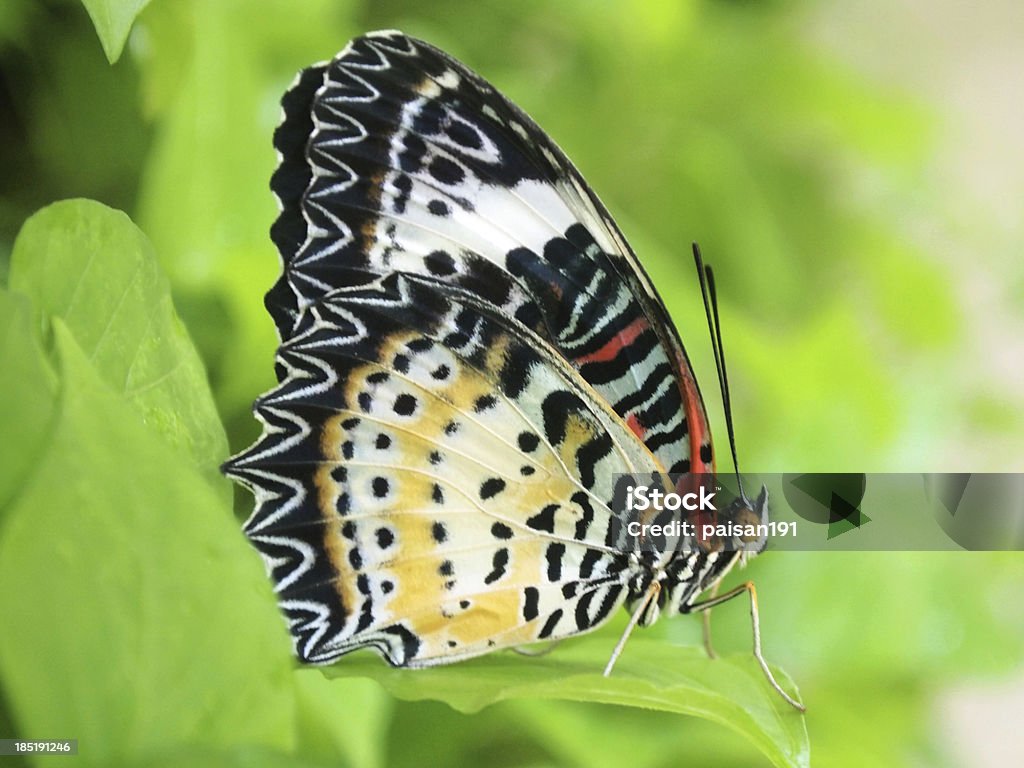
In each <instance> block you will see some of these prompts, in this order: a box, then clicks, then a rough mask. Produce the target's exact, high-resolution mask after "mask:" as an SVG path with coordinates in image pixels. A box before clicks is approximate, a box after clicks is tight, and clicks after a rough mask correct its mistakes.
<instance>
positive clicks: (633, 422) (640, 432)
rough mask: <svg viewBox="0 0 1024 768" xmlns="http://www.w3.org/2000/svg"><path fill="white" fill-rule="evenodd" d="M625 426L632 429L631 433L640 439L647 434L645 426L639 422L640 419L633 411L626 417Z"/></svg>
mask: <svg viewBox="0 0 1024 768" xmlns="http://www.w3.org/2000/svg"><path fill="white" fill-rule="evenodd" d="M626 426H627V427H629V428H630V429H631V430H633V434H634V435H636V436H637V437H639V438H640V439H641V440H643V439H644V435H646V434H647V428H646V427H644V425H643V424H641V423H640V419H638V418H637V416H636V414H635V413H631V414H629V415H628V416H627V417H626Z"/></svg>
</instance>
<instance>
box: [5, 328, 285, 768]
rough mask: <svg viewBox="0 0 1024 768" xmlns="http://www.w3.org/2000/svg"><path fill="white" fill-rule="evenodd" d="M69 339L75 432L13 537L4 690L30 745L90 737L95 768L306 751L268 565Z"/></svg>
mask: <svg viewBox="0 0 1024 768" xmlns="http://www.w3.org/2000/svg"><path fill="white" fill-rule="evenodd" d="M118 322H121V321H120V320H118ZM53 337H54V345H55V354H56V357H57V360H58V371H59V374H60V377H61V382H62V397H61V399H60V402H59V406H58V413H59V415H58V417H57V421H56V424H55V426H54V428H53V431H52V434H51V436H50V437H49V439H48V440H47V445H46V449H45V452H44V454H43V455H42V456H41V457H40V458H39V459H38V460H37V462H36V464H37V466H36V468H35V471H34V473H33V474H32V476H31V478H30V480H29V482H28V483H27V484H26V486H25V487H24V488H23V489H22V491H21V493H20V495H19V496H18V498H17V500H16V501H15V503H14V504H13V506H12V508H11V509H9V510H8V512H7V514H6V516H5V518H4V521H3V527H2V528H0V590H2V594H3V595H4V621H3V624H2V628H0V679H2V680H3V683H4V692H5V695H6V697H7V698H8V700H9V702H10V704H11V708H12V711H13V712H14V715H15V720H16V722H17V724H18V726H19V730H20V732H21V733H22V734H24V735H26V736H28V735H31V734H64V735H65V736H75V737H77V738H79V739H80V743H81V745H82V747H83V749H82V753H81V754H80V755H79V757H78V758H77V761H76V762H77V763H79V764H81V765H83V766H86V765H110V764H123V763H127V762H129V760H131V759H137V758H141V757H144V756H146V755H149V754H159V753H160V752H162V751H164V750H166V749H171V748H175V747H178V746H181V745H183V744H192V745H197V746H205V747H210V748H224V747H230V746H233V745H237V744H247V745H251V746H257V747H258V746H263V747H268V748H273V749H289V748H290V747H291V746H292V741H293V733H294V696H293V693H292V687H291V685H292V681H291V665H290V662H289V660H288V659H287V657H286V655H285V654H283V653H282V651H281V649H282V647H284V646H285V645H286V642H287V641H286V639H285V633H284V630H283V627H282V625H281V622H280V619H279V618H278V616H277V615H276V612H275V611H274V610H273V607H272V605H273V603H272V598H271V595H270V594H269V589H268V586H267V583H266V580H265V578H264V575H263V573H262V569H261V568H260V565H259V562H258V560H257V559H255V558H253V557H252V553H251V552H250V551H248V548H247V546H246V544H245V541H244V539H243V537H242V536H241V535H240V534H239V532H238V530H237V527H236V526H235V524H234V522H233V520H232V519H231V517H230V515H229V514H227V510H226V509H225V504H224V503H223V502H222V501H221V500H220V499H219V498H218V497H217V495H216V494H215V493H214V492H213V490H212V489H211V488H210V486H209V485H208V483H206V482H205V481H204V480H203V479H202V477H201V475H200V474H199V473H198V471H197V470H196V469H195V468H194V467H193V466H192V465H191V464H190V463H189V462H188V461H187V460H186V459H185V457H183V456H182V455H181V454H180V453H179V452H176V451H174V450H172V449H171V448H169V447H168V446H167V445H166V444H165V443H164V442H163V441H162V440H161V439H160V438H158V437H157V436H156V435H155V434H154V433H153V432H152V430H150V429H148V428H146V427H145V426H144V425H143V424H141V423H140V421H139V418H138V414H137V413H136V411H135V410H133V409H132V408H131V407H130V406H129V405H128V404H127V403H125V402H124V399H123V398H122V397H120V396H119V395H118V394H117V393H115V392H112V391H111V390H110V389H109V387H107V386H106V385H105V384H104V383H103V382H102V381H101V379H100V377H99V376H98V375H97V373H96V372H95V370H94V369H93V366H92V364H91V362H90V360H89V359H88V356H87V353H86V351H85V350H83V349H82V348H81V347H79V345H78V344H77V343H76V340H75V339H74V337H73V334H72V333H71V331H70V330H69V329H68V328H67V326H66V325H65V324H64V323H63V322H62V321H61V320H60V319H56V320H54V321H53ZM4 426H6V425H4ZM3 431H4V434H9V433H8V432H7V430H6V429H4V430H3Z"/></svg>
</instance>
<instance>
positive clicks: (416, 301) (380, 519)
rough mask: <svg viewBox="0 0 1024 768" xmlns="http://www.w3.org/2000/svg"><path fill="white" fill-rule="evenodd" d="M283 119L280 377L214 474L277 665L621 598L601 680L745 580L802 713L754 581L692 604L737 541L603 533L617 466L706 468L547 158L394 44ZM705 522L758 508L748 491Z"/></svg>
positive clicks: (315, 75) (429, 50)
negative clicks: (279, 624) (275, 611)
mask: <svg viewBox="0 0 1024 768" xmlns="http://www.w3.org/2000/svg"><path fill="white" fill-rule="evenodd" d="M282 107H283V119H282V122H281V124H280V126H279V127H278V129H277V131H276V132H275V136H274V145H275V147H276V149H277V151H278V153H279V156H280V163H279V166H278V168H277V170H276V171H275V173H274V176H273V179H272V182H271V187H272V190H273V192H274V193H275V195H276V196H277V198H278V200H279V203H280V215H279V217H278V218H277V220H276V222H275V223H274V226H273V228H272V230H271V236H272V239H273V240H274V243H275V244H276V246H277V248H278V250H279V252H280V255H281V259H282V264H283V269H282V274H281V277H280V279H279V280H278V281H277V282H276V284H275V285H274V286H273V287H272V288H271V290H270V291H269V292H268V294H267V295H266V301H265V303H266V307H267V309H268V311H269V312H270V314H271V316H272V317H273V320H274V322H275V324H276V326H277V330H278V333H279V336H280V339H281V344H280V347H279V349H278V351H277V355H276V366H275V367H276V375H277V380H278V384H277V386H276V387H275V388H274V389H272V390H271V391H270V392H268V393H266V394H265V395H263V396H262V397H260V398H258V399H257V400H256V403H255V406H254V412H255V415H256V417H257V418H258V420H259V421H260V422H261V423H262V425H263V433H262V435H261V437H260V438H259V439H258V440H257V441H256V442H255V444H254V445H252V446H251V447H250V448H248V449H247V450H245V451H243V452H242V453H240V454H238V455H237V456H235V457H233V458H232V459H230V460H229V461H228V462H227V463H226V464H225V465H224V467H223V469H224V472H225V473H226V474H227V475H229V476H230V477H232V478H234V479H235V480H237V481H239V482H241V483H242V484H244V485H245V486H247V487H248V488H249V489H250V490H251V491H252V493H253V494H254V496H255V510H254V512H253V513H252V516H251V517H250V518H249V519H248V520H247V521H246V523H245V525H244V531H245V534H246V536H247V537H248V539H249V540H250V541H251V543H252V544H253V545H254V546H255V548H256V549H257V550H258V551H259V553H260V554H261V556H262V557H263V560H264V562H265V564H266V567H267V570H268V572H269V575H270V577H271V578H272V580H273V582H274V585H275V591H276V594H277V598H278V601H279V605H280V608H281V610H282V611H283V613H284V614H285V616H286V618H287V621H288V624H289V627H290V630H291V634H292V637H293V641H294V649H295V653H296V654H297V656H298V657H299V659H300V660H302V661H304V662H307V663H314V664H325V663H330V662H333V661H335V660H336V659H338V657H340V656H342V655H344V654H346V653H349V652H351V651H354V650H357V649H362V648H372V649H374V650H375V651H377V652H378V653H379V654H380V655H382V656H383V657H384V658H385V659H386V660H387V661H388V662H390V663H391V664H392V665H395V666H399V667H426V666H432V665H437V664H446V663H450V662H455V661H459V660H462V659H467V658H470V657H474V656H479V655H482V654H485V653H488V652H491V651H495V650H498V649H504V648H518V647H520V646H524V645H528V644H530V643H536V642H538V641H543V640H559V639H562V638H566V637H570V636H572V635H576V634H580V633H583V632H588V631H590V630H593V629H596V628H597V627H599V626H601V625H602V624H603V623H605V622H606V621H607V620H608V619H609V617H610V616H612V615H613V613H614V612H615V611H616V610H617V609H619V608H620V607H622V606H626V607H627V608H628V610H629V611H630V621H629V625H628V627H627V630H626V632H625V633H624V634H623V636H622V638H621V640H620V641H619V644H618V646H617V647H616V648H615V650H614V653H613V654H612V658H611V660H610V661H609V663H608V667H607V669H606V670H605V674H609V673H610V672H611V669H612V666H613V665H614V663H615V660H616V659H617V658H618V656H619V654H620V653H621V652H622V650H623V647H624V644H625V641H626V638H627V637H628V635H629V633H630V632H631V631H632V630H633V628H634V627H635V626H637V625H649V624H651V623H653V622H654V621H655V620H657V618H658V617H659V615H660V614H662V613H665V614H675V613H691V612H697V611H707V610H708V609H710V608H711V607H712V606H714V605H717V604H719V603H721V602H723V601H725V600H727V599H729V598H731V597H734V596H736V595H738V594H742V593H749V595H750V597H751V605H752V615H753V617H754V636H755V655H756V657H757V659H758V661H759V662H760V664H761V666H762V669H763V670H764V672H765V674H766V675H767V676H768V679H769V681H770V682H771V683H772V685H773V686H774V687H775V688H776V690H778V692H779V693H780V694H782V695H783V696H784V697H785V698H786V700H787V701H789V702H790V703H791V704H793V706H795V707H797V708H800V709H802V706H801V705H800V704H799V703H797V702H796V701H795V700H793V699H792V698H791V697H790V696H789V695H788V694H787V693H785V692H784V691H783V690H782V689H781V687H779V686H778V684H777V683H776V682H775V680H774V678H773V677H772V674H771V672H770V671H769V669H768V666H767V664H766V663H765V661H764V659H763V656H762V654H761V650H760V640H759V633H758V629H757V610H756V605H757V604H756V596H755V593H754V590H753V585H752V584H749V583H748V584H744V585H743V586H741V587H738V588H736V589H735V590H732V591H731V592H729V593H726V594H723V595H720V596H715V593H714V590H715V589H716V587H717V585H718V583H719V582H720V581H721V579H722V577H723V576H724V575H725V574H726V572H728V571H729V569H730V568H731V567H733V565H735V563H737V562H739V561H741V560H742V559H744V558H745V557H746V556H748V555H750V554H752V553H756V551H757V550H756V548H755V549H754V550H751V549H749V548H748V549H746V550H744V548H743V547H742V546H723V542H722V541H716V542H711V541H708V540H697V541H689V542H688V543H689V544H690V546H687V547H682V546H676V545H672V546H669V545H667V544H664V543H662V544H661V545H660V546H651V545H650V542H647V546H644V545H643V543H642V542H640V541H639V540H638V539H637V538H633V539H630V538H628V537H625V538H624V537H623V535H622V526H621V525H620V524H617V523H621V519H620V518H619V517H618V516H617V515H616V511H615V508H614V503H613V497H614V495H615V492H616V491H615V485H616V483H615V478H616V477H621V476H623V475H631V476H636V475H640V476H649V477H665V476H666V474H667V473H671V474H672V476H675V475H683V476H684V477H695V476H700V475H702V474H711V473H713V472H714V457H713V451H712V444H711V434H710V429H709V427H708V418H707V414H706V412H705V408H704V404H703V401H702V399H701V394H700V390H699V389H698V386H697V382H696V379H695V377H694V374H693V369H692V368H691V366H690V363H689V360H688V358H687V356H686V352H685V350H684V348H683V345H682V343H681V341H680V339H679V336H678V334H677V332H676V330H675V328H674V326H673V324H672V322H671V320H670V318H669V315H668V312H667V310H666V308H665V305H664V304H663V302H662V301H661V299H660V298H659V296H658V294H657V292H656V291H655V289H654V286H653V284H652V282H651V280H650V278H649V277H648V276H647V274H646V273H645V272H644V269H643V267H642V266H641V265H640V262H639V261H638V260H637V258H636V256H635V255H634V253H633V251H632V250H631V249H630V247H629V245H628V244H627V243H626V241H625V238H624V237H623V235H622V233H621V232H620V231H619V228H618V227H617V226H616V224H615V223H614V222H613V221H612V219H611V217H610V216H609V214H608V212H607V210H606V209H605V207H604V206H603V205H602V203H601V202H600V201H599V200H598V198H597V196H596V195H595V194H594V192H593V191H591V189H590V187H589V186H588V185H587V183H586V182H585V181H584V180H583V178H582V176H581V175H580V173H579V172H578V171H577V170H576V168H575V167H574V166H573V165H572V163H571V162H570V161H569V160H568V158H567V157H566V156H565V154H564V153H563V152H562V151H561V150H560V149H559V148H558V147H557V146H556V145H555V144H554V142H553V141H552V140H551V139H550V138H549V137H548V136H547V135H546V134H545V133H544V132H543V131H542V130H541V128H539V127H538V126H537V124H536V123H535V122H533V120H531V119H530V118H529V117H528V116H527V115H526V114H525V113H524V112H523V111H522V110H520V109H519V108H518V107H517V106H515V105H514V104H513V103H512V102H510V101H509V100H508V99H507V98H505V97H504V96H503V95H502V94H501V93H499V92H498V91H497V90H496V89H495V88H494V87H493V86H491V85H490V84H489V83H487V82H486V81H485V80H483V79H482V78H481V77H480V76H478V75H477V74H475V73H474V72H472V71H471V70H470V69H468V68H467V67H466V66H464V65H463V64H461V63H460V62H458V61H456V60H455V59H454V58H452V57H451V56H449V55H447V54H446V53H444V52H442V51H441V50H439V49H437V48H435V47H433V46H431V45H429V44H428V43H425V42H422V41H420V40H416V39H413V38H411V37H408V36H406V35H404V34H402V33H400V32H394V31H388V32H374V33H370V34H367V35H364V36H362V37H359V38H356V39H355V40H353V41H352V42H350V43H349V44H348V46H347V47H346V48H345V49H344V50H343V51H342V52H341V53H340V54H339V55H338V56H337V57H336V58H335V59H334V60H333V61H331V62H329V63H324V64H320V65H315V66H313V67H311V68H309V69H306V70H304V71H303V72H302V73H300V75H299V76H298V78H297V79H296V81H295V82H294V83H293V85H292V86H291V88H290V89H289V90H288V91H287V93H286V94H285V96H284V97H283V99H282ZM695 256H696V258H697V261H698V273H699V275H700V277H701V285H702V288H703V295H704V301H705V309H706V311H707V314H708V319H709V326H710V327H711V328H712V341H713V346H714V349H715V355H716V361H717V363H718V368H719V374H720V380H721V382H722V384H723V387H722V389H723V397H724V398H725V405H726V414H727V423H728V427H729V435H730V443H731V444H732V445H734V444H735V443H734V441H733V440H732V418H731V408H730V407H729V402H728V387H727V385H726V379H725V367H724V356H723V355H722V354H721V336H720V333H718V323H717V314H718V313H717V302H716V301H715V300H714V295H715V294H714V283H713V275H712V273H711V271H710V269H705V268H704V267H703V265H702V264H701V262H700V257H699V251H697V250H696V249H695ZM709 297H710V303H709ZM730 514H732V515H733V516H734V517H735V516H737V515H739V516H744V515H745V516H746V517H747V518H749V519H755V520H763V519H766V515H767V492H766V491H765V490H764V489H762V491H761V493H760V495H759V496H758V497H757V498H756V499H755V500H750V499H749V498H747V497H746V495H745V494H743V493H742V492H741V493H740V495H739V497H738V498H737V499H736V500H735V501H734V502H733V504H732V507H731V512H730ZM735 543H736V542H733V544H735ZM709 592H710V594H711V597H709V598H706V599H703V600H702V599H701V596H702V595H703V594H705V593H709ZM705 615H706V614H705ZM709 650H710V646H709Z"/></svg>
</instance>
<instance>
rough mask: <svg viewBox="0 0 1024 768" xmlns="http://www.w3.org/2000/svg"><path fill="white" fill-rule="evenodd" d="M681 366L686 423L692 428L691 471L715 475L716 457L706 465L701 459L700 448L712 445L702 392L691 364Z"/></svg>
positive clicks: (684, 362)
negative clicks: (702, 401)
mask: <svg viewBox="0 0 1024 768" xmlns="http://www.w3.org/2000/svg"><path fill="white" fill-rule="evenodd" d="M678 364H679V372H680V376H679V382H680V384H682V387H681V390H682V395H683V407H684V408H685V409H686V422H687V425H688V426H689V428H690V471H691V472H710V473H711V474H714V473H715V457H714V454H712V456H711V462H710V463H705V462H704V461H703V460H702V459H701V457H700V447H701V445H703V444H704V443H705V442H707V444H708V445H710V444H711V435H710V434H709V429H708V422H707V416H706V415H705V413H704V407H703V405H702V404H701V399H700V392H699V391H698V390H697V382H696V381H695V380H694V378H693V371H692V370H691V369H690V363H689V362H688V361H687V360H685V359H683V360H679V361H678Z"/></svg>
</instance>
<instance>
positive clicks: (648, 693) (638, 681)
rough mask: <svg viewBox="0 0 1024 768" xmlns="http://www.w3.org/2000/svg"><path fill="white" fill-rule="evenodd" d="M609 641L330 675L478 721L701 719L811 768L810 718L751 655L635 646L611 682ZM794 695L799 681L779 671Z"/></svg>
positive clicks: (369, 666)
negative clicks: (603, 714)
mask: <svg viewBox="0 0 1024 768" xmlns="http://www.w3.org/2000/svg"><path fill="white" fill-rule="evenodd" d="M608 653H609V645H608V639H607V638H605V637H589V638H581V639H578V640H575V641H573V642H572V643H571V644H568V645H567V647H564V648H561V647H560V648H558V649H557V650H556V651H554V652H553V653H552V654H550V655H548V656H544V657H540V658H533V659H523V658H518V657H516V656H513V655H511V654H499V655H493V656H489V657H486V658H481V659H473V660H470V661H466V662H464V663H461V664H457V665H453V666H451V667H445V668H433V669H424V670H419V671H416V672H410V671H408V670H397V669H391V668H389V667H386V666H384V665H383V664H382V663H381V662H380V661H379V660H377V659H374V658H372V657H370V656H368V655H364V656H363V657H362V658H360V657H353V658H351V659H346V660H345V661H344V662H342V663H339V664H336V665H334V666H331V667H328V668H326V669H325V670H324V674H325V675H327V676H328V677H331V678H348V677H370V678H373V679H374V680H376V681H377V682H379V683H380V684H381V685H383V686H384V687H385V688H386V689H387V690H389V691H390V692H391V693H392V694H394V695H395V696H396V697H398V698H400V699H405V700H409V701H420V700H426V699H434V700H440V701H444V702H446V703H447V704H449V705H450V706H451V707H453V708H455V709H457V710H459V711H460V712H476V711H478V710H480V709H481V708H482V707H485V706H487V705H489V704H493V703H495V702H499V701H505V700H509V699H520V698H533V699H564V700H569V701H583V702H600V703H604V704H618V705H621V706H627V707H640V708H642V709H655V710H662V711H666V712H675V713H677V714H684V715H693V716H696V717H701V718H705V719H708V720H711V721H713V722H716V723H719V724H721V725H724V726H726V727H728V728H730V729H732V730H734V731H736V732H738V733H740V734H742V735H743V736H745V737H746V738H748V739H749V740H750V741H751V742H753V743H754V745H755V746H757V748H758V749H760V750H761V752H763V753H764V754H765V756H767V757H768V758H769V759H770V760H771V761H772V763H774V764H775V765H777V766H806V765H808V764H809V760H810V746H809V743H808V738H807V730H806V726H805V723H804V718H803V717H802V716H801V715H800V714H799V713H797V712H796V711H795V710H794V709H793V708H792V707H790V706H789V705H788V704H786V702H785V701H783V700H782V698H781V697H780V696H779V694H778V693H777V692H775V691H774V690H772V689H771V688H770V687H769V685H768V683H767V681H766V680H765V678H764V675H763V673H762V672H761V669H760V667H758V665H757V662H756V661H755V660H754V658H753V657H752V656H751V655H750V654H737V655H735V656H729V657H726V658H721V659H716V660H711V659H708V658H707V656H706V655H705V654H704V652H703V650H702V649H697V648H681V647H675V646H671V645H668V644H667V643H664V642H660V641H657V640H647V639H644V638H634V639H632V640H630V643H629V645H628V646H627V648H626V652H625V654H624V655H623V658H622V659H621V660H620V661H619V664H618V666H617V667H616V669H615V673H614V674H613V675H612V676H611V677H608V678H606V677H603V676H602V675H601V674H600V670H601V669H602V668H603V666H604V664H605V663H606V662H607V660H608ZM774 672H775V675H776V677H777V678H778V679H779V680H780V681H781V683H782V685H783V686H784V687H786V688H787V690H790V691H792V690H793V689H794V686H793V684H792V682H791V681H790V680H789V678H787V677H786V676H785V675H784V674H783V673H782V672H780V671H779V670H774Z"/></svg>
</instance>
